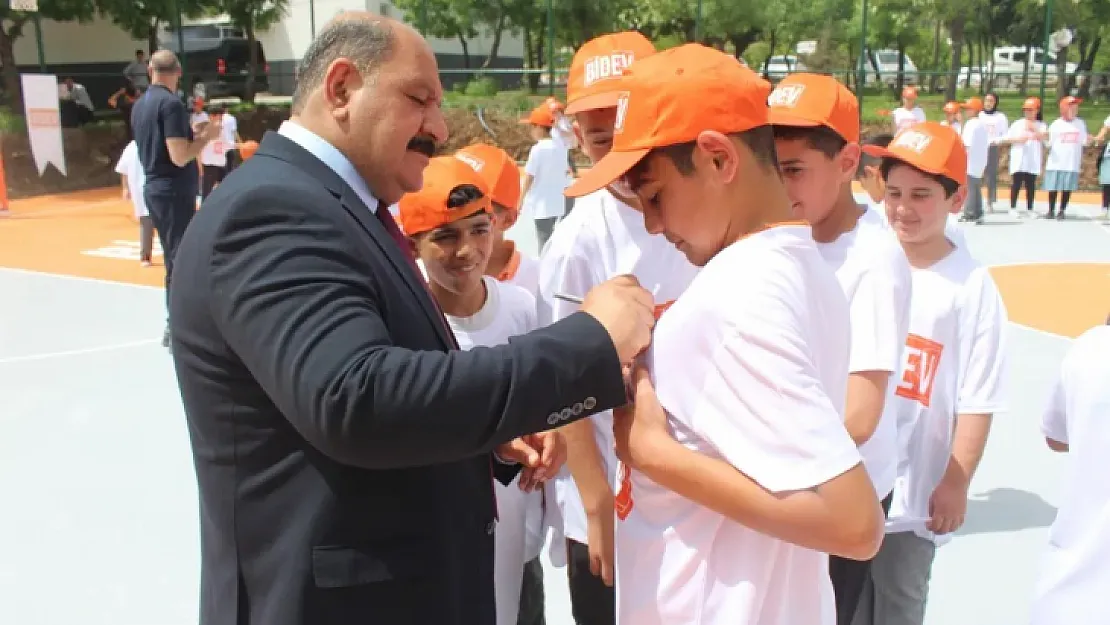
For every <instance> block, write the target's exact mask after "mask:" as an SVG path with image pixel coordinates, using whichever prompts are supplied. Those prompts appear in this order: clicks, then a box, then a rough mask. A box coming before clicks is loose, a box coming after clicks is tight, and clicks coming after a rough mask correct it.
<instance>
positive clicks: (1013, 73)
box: [990, 46, 1079, 89]
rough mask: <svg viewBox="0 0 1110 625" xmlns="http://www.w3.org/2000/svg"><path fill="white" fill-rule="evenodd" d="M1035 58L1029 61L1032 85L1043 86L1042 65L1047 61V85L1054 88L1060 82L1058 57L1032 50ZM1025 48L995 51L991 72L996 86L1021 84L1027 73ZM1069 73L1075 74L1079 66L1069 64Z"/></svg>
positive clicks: (1006, 86) (1004, 87)
mask: <svg viewBox="0 0 1110 625" xmlns="http://www.w3.org/2000/svg"><path fill="white" fill-rule="evenodd" d="M1031 51H1032V53H1033V58H1032V59H1030V60H1029V82H1028V83H1027V84H1030V85H1040V84H1041V65H1042V64H1043V63H1045V62H1046V61H1047V63H1048V74H1047V75H1046V76H1045V85H1046V86H1049V87H1051V86H1054V85H1055V84H1056V83H1057V82H1058V80H1057V76H1056V56H1055V55H1052V54H1049V55H1047V56H1046V55H1045V54H1044V50H1043V49H1042V48H1031ZM1025 56H1026V53H1025V46H1003V47H1000V48H995V49H994V58H993V59H992V62H991V66H990V72H991V73H992V74H994V84H995V85H997V86H998V88H1000V89H1007V88H1010V87H1017V86H1019V85H1020V84H1021V76H1022V73H1023V72H1024V71H1025ZM1066 67H1067V72H1068V73H1069V74H1074V73H1075V72H1076V70H1077V69H1079V66H1078V65H1076V64H1075V63H1067V64H1066Z"/></svg>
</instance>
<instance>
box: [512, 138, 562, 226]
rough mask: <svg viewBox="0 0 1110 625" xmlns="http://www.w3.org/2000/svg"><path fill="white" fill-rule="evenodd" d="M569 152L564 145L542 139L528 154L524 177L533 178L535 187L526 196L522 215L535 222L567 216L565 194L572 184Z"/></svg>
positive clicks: (556, 140)
mask: <svg viewBox="0 0 1110 625" xmlns="http://www.w3.org/2000/svg"><path fill="white" fill-rule="evenodd" d="M567 153H568V148H567V145H566V144H565V143H563V142H562V141H560V140H558V139H555V138H551V137H548V138H546V139H540V140H539V141H537V142H536V144H535V145H533V146H532V149H531V150H529V151H528V161H527V162H525V163H524V173H526V174H528V175H529V176H532V186H531V187H529V188H528V193H526V194H525V195H524V202H523V204H522V206H523V212H524V213H525V214H527V215H530V216H531V218H532V219H550V218H553V217H562V216H563V213H564V212H566V208H567V205H566V198H565V197H564V196H563V190H564V189H566V188H567V185H569V184H570V181H571V176H570V163H569V161H568V160H567Z"/></svg>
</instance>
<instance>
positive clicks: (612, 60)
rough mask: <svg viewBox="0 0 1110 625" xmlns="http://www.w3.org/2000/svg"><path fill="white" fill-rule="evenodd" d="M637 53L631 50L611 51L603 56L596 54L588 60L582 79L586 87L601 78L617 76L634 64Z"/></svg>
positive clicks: (606, 78)
mask: <svg viewBox="0 0 1110 625" xmlns="http://www.w3.org/2000/svg"><path fill="white" fill-rule="evenodd" d="M635 60H636V55H634V54H632V53H631V52H627V51H625V52H611V53H609V54H606V55H603V56H595V57H594V58H592V59H590V60H589V61H586V66H585V76H584V77H583V79H582V83H583V86H584V87H589V86H590V85H592V84H593V83H595V82H597V81H599V80H608V79H610V78H616V77H618V76H620V75H621V74H623V73H624V70H625V69H627V68H628V66H629V65H632V61H635Z"/></svg>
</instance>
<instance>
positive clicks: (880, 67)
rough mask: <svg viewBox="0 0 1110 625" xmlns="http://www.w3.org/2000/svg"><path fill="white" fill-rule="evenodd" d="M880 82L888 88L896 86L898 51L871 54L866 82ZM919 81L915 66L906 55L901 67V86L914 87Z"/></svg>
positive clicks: (876, 51)
mask: <svg viewBox="0 0 1110 625" xmlns="http://www.w3.org/2000/svg"><path fill="white" fill-rule="evenodd" d="M880 81H881V82H882V83H883V84H884V85H887V86H888V87H892V86H894V85H896V84H898V51H897V50H875V51H873V52H872V53H871V67H870V68H868V72H867V82H868V83H872V82H880ZM919 82H920V81H919V80H918V75H917V65H915V64H914V62H913V59H911V58H910V56H909V55H908V54H907V55H906V56H905V64H904V65H903V66H902V84H903V85H916V84H918V83H919Z"/></svg>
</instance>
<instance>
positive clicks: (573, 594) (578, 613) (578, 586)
mask: <svg viewBox="0 0 1110 625" xmlns="http://www.w3.org/2000/svg"><path fill="white" fill-rule="evenodd" d="M567 576H568V577H569V580H570V609H571V614H573V615H574V622H575V623H576V625H614V624H615V623H616V621H617V597H616V593H615V592H614V591H613V589H612V588H611V587H609V586H606V585H605V582H603V581H601V578H600V577H598V576H596V575H594V574H593V573H591V572H590V549H589V547H587V546H586V545H583V544H582V543H580V542H577V541H573V540H570V539H569V538H568V539H567Z"/></svg>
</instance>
